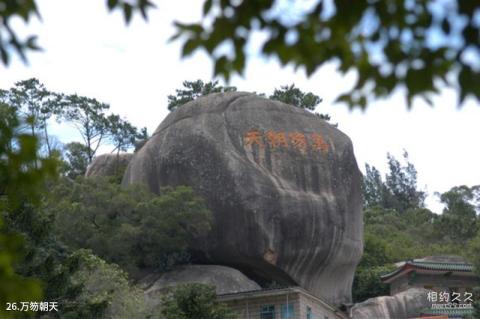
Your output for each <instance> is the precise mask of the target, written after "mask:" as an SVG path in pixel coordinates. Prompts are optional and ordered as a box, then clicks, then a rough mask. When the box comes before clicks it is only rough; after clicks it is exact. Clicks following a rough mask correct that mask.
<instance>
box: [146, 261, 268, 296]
mask: <svg viewBox="0 0 480 319" xmlns="http://www.w3.org/2000/svg"><path fill="white" fill-rule="evenodd" d="M186 283H201V284H208V285H212V286H215V288H216V292H217V294H226V293H237V292H243V291H252V290H258V289H261V287H260V286H259V285H258V284H257V283H256V282H254V281H252V280H250V279H249V278H248V277H246V276H245V275H244V274H242V273H241V272H240V271H238V270H236V269H233V268H230V267H225V266H219V265H186V266H179V267H177V268H175V269H174V270H171V271H169V272H166V273H163V274H161V275H159V276H155V275H151V276H149V277H147V278H145V279H144V280H143V282H142V286H143V288H144V290H145V294H146V295H147V296H155V295H157V294H161V293H162V292H163V291H164V290H165V288H168V287H173V286H176V285H179V284H186Z"/></svg>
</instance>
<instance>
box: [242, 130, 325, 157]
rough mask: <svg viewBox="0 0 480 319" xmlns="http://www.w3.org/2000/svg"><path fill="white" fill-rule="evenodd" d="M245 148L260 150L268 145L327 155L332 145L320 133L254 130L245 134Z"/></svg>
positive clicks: (273, 147)
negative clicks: (255, 147) (254, 147)
mask: <svg viewBox="0 0 480 319" xmlns="http://www.w3.org/2000/svg"><path fill="white" fill-rule="evenodd" d="M243 145H244V146H253V145H257V146H258V147H260V148H263V147H265V145H268V146H269V147H270V148H271V149H276V148H293V149H296V150H298V151H300V152H302V153H303V152H306V151H307V150H308V148H309V147H310V149H312V150H313V151H318V152H322V153H323V154H327V153H328V152H329V150H330V145H329V144H328V143H327V142H326V141H325V138H324V137H323V136H322V135H321V134H320V133H311V134H305V133H301V132H282V131H280V132H276V131H272V130H269V131H267V132H265V133H263V132H261V131H259V130H257V129H252V130H250V131H248V132H246V133H245V135H244V137H243Z"/></svg>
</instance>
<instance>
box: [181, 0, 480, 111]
mask: <svg viewBox="0 0 480 319" xmlns="http://www.w3.org/2000/svg"><path fill="white" fill-rule="evenodd" d="M479 9H480V4H479V3H477V2H474V1H456V0H451V1H441V2H440V1H439V2H436V3H432V2H431V1H424V0H411V1H404V0H388V1H355V2H352V1H344V0H332V1H322V0H317V1H312V2H310V3H309V5H306V4H304V3H300V2H287V1H274V0H266V1H255V2H252V1H236V0H225V1H214V0H206V1H205V2H204V6H203V19H202V20H201V21H200V22H198V23H193V24H184V23H180V22H177V23H176V26H177V33H176V35H175V36H174V37H173V38H174V39H177V38H181V39H182V41H183V50H182V55H183V56H188V55H190V54H192V53H193V52H195V51H196V50H200V49H202V50H204V51H206V52H207V54H208V55H209V56H210V57H211V59H212V60H213V61H214V62H215V69H214V74H215V75H222V76H223V77H224V78H226V79H227V80H228V79H229V78H230V77H231V75H233V74H243V72H244V70H245V66H246V59H247V58H248V56H247V55H246V50H245V48H246V46H247V43H248V41H249V39H250V38H251V35H252V33H254V32H257V31H261V32H264V33H265V34H267V35H268V37H267V39H266V41H265V42H264V43H263V45H262V48H261V51H262V53H263V54H265V55H267V56H272V57H275V58H277V59H278V60H279V61H280V62H281V63H282V65H286V64H292V65H294V66H295V67H296V68H299V67H303V68H304V69H305V70H306V73H307V75H311V74H313V73H314V72H315V71H316V70H317V69H318V68H319V67H321V66H322V65H323V64H325V63H327V62H335V63H336V64H337V66H338V70H339V71H340V72H341V73H342V74H345V73H347V72H348V71H350V70H356V71H357V74H358V76H357V80H356V83H355V85H354V87H353V88H352V89H351V90H350V91H349V92H346V93H345V94H342V95H340V96H339V97H338V99H337V101H341V102H345V103H347V104H348V105H349V106H350V107H353V106H360V107H362V108H365V107H366V106H367V104H368V102H369V101H370V100H371V99H374V98H382V97H386V96H389V95H390V94H392V92H393V91H394V90H395V89H397V88H403V89H405V91H406V101H407V104H408V106H411V104H412V100H413V98H414V97H417V96H418V97H423V98H424V99H425V100H426V101H427V102H429V103H431V100H430V98H431V95H432V94H435V93H438V92H439V90H440V88H441V87H442V86H443V85H450V86H455V87H457V86H458V87H459V104H461V103H462V102H463V101H464V100H465V98H466V97H467V96H473V97H475V98H476V99H477V100H480V88H479V87H478V86H476V85H475V84H474V83H477V82H478V81H479V79H480V69H479V68H478V58H479V56H480V41H479V40H480V24H479V23H478V10H479ZM226 44H227V45H229V46H230V48H231V50H230V52H229V54H222V53H221V52H220V48H221V47H222V46H224V45H226Z"/></svg>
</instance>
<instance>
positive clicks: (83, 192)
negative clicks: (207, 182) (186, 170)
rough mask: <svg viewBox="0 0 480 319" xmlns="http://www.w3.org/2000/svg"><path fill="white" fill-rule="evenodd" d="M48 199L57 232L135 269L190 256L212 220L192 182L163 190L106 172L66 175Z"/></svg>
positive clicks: (165, 265) (162, 266)
mask: <svg viewBox="0 0 480 319" xmlns="http://www.w3.org/2000/svg"><path fill="white" fill-rule="evenodd" d="M49 193H50V196H49V198H48V200H47V201H46V202H45V204H44V209H45V211H47V212H48V214H49V215H52V216H54V232H55V234H56V235H57V236H58V237H59V238H60V239H61V240H62V241H63V242H64V243H65V244H67V245H68V246H69V247H71V248H72V249H80V248H87V249H91V250H92V251H93V252H94V253H95V254H96V255H98V256H100V257H101V258H103V259H105V260H106V261H108V262H113V263H117V264H119V265H120V266H122V267H123V269H125V270H127V271H128V272H129V273H131V274H132V275H134V276H135V275H136V274H137V273H138V270H139V269H140V268H150V269H155V270H166V269H168V268H170V267H171V266H173V265H175V264H178V263H183V262H186V261H188V257H189V255H188V252H189V248H190V246H191V245H192V244H193V243H194V241H196V240H199V239H201V238H202V236H203V235H204V234H206V232H207V231H208V230H210V227H211V223H212V216H211V213H210V211H209V210H207V208H206V206H205V203H204V202H203V200H201V199H200V198H199V197H198V196H196V195H195V194H194V193H193V191H192V190H191V189H190V188H188V187H178V188H176V189H170V188H166V189H163V190H162V194H161V195H160V196H156V195H154V194H152V193H150V192H148V191H147V190H146V189H144V188H143V187H129V188H122V187H121V186H120V185H118V184H113V183H110V182H109V181H108V180H106V179H102V178H85V179H84V178H78V179H76V180H75V181H72V180H68V179H62V180H60V181H59V182H57V183H56V184H55V185H53V188H52V189H51V190H50V191H49Z"/></svg>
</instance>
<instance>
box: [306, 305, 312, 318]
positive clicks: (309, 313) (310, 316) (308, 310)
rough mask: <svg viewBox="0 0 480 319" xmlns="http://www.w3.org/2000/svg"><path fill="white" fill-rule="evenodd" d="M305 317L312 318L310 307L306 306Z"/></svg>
mask: <svg viewBox="0 0 480 319" xmlns="http://www.w3.org/2000/svg"><path fill="white" fill-rule="evenodd" d="M307 319H313V316H312V308H310V307H308V306H307Z"/></svg>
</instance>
